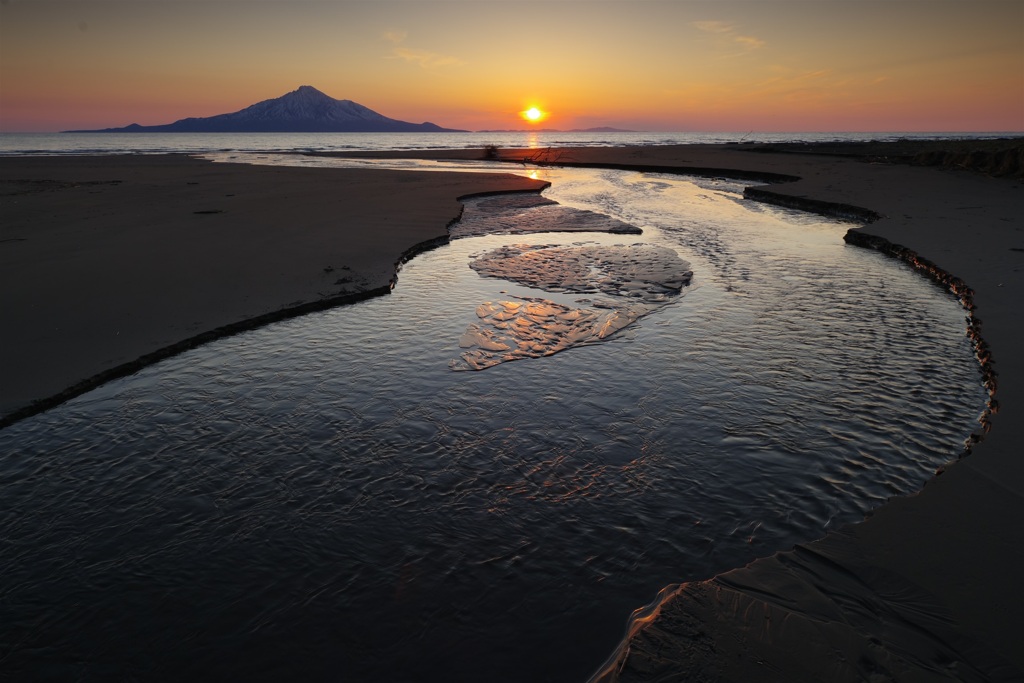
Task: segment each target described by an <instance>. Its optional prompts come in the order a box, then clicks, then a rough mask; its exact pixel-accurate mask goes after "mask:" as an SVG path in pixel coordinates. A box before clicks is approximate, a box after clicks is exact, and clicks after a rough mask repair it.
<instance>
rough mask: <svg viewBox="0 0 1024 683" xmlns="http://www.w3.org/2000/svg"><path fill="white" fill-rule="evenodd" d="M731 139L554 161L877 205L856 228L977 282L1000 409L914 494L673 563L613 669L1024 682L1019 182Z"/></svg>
mask: <svg viewBox="0 0 1024 683" xmlns="http://www.w3.org/2000/svg"><path fill="white" fill-rule="evenodd" d="M730 147H731V146H724V147H711V148H707V147H676V148H668V147H653V148H639V149H593V150H589V149H588V150H573V151H571V152H561V153H560V154H561V156H562V158H561V160H560V161H561V162H562V163H565V162H576V163H615V164H630V165H633V164H635V165H638V166H651V167H657V166H662V165H664V166H692V167H695V168H699V169H704V170H703V171H702V172H710V173H714V171H713V170H709V169H716V168H717V169H741V170H743V171H748V172H753V173H762V172H766V173H775V174H782V175H790V176H798V177H800V178H801V180H799V181H797V182H793V183H788V184H778V185H772V186H768V187H761V188H758V189H755V190H754V191H753V192H752V193H750V194H751V195H752V196H755V197H757V198H759V199H762V200H767V201H777V202H779V203H784V204H791V205H794V206H804V207H805V208H809V209H814V210H820V211H824V212H829V211H835V212H837V213H841V214H846V215H853V216H857V215H860V216H864V217H870V216H871V214H877V218H876V219H874V220H873V221H872V222H870V223H869V224H868V225H866V226H865V227H864V228H863V229H861V230H860V231H859V232H861V233H866V234H869V235H874V236H878V237H881V238H883V239H884V240H885V241H887V242H889V243H891V244H894V245H902V246H903V247H905V248H906V249H907V250H910V251H912V252H916V254H918V255H920V256H921V257H924V258H926V259H928V260H930V261H931V262H933V263H934V264H935V265H936V266H937V267H938V268H939V269H941V270H942V271H945V272H946V273H949V274H952V275H953V276H955V277H957V278H960V279H962V280H963V281H964V282H966V284H967V285H968V286H969V287H970V288H972V289H973V297H972V299H973V304H974V306H975V307H976V308H975V311H974V317H975V322H978V321H983V323H982V324H980V329H981V336H982V338H983V340H984V342H985V343H986V344H987V346H988V348H989V350H990V352H991V361H992V362H991V364H990V367H991V368H992V369H994V370H995V372H996V373H998V377H997V380H998V389H997V391H996V392H995V395H994V399H995V401H996V402H997V404H998V412H997V413H996V414H995V415H993V416H992V417H991V423H990V426H991V430H990V431H989V433H988V434H987V435H985V436H984V439H983V440H982V441H981V442H980V443H978V444H976V445H975V446H974V448H973V452H972V453H971V454H970V455H968V456H967V457H964V458H963V459H961V460H959V461H958V462H955V463H952V464H950V465H949V466H947V467H946V468H945V471H944V473H943V474H941V475H940V476H937V477H935V478H933V479H932V480H931V481H930V482H929V483H928V484H927V486H926V487H925V488H924V489H923V490H922V491H921V492H920V493H919V494H916V495H913V496H908V497H905V498H899V499H893V500H891V501H890V502H889V503H888V504H886V505H885V506H883V507H882V508H881V509H879V510H878V511H876V512H875V514H873V515H872V516H871V517H870V518H869V519H868V520H866V521H865V522H863V523H860V524H857V525H853V526H851V527H848V528H846V529H843V530H841V531H839V532H836V533H832V534H830V535H829V536H827V537H826V538H825V539H822V540H819V541H816V542H813V543H808V544H806V545H803V546H799V547H797V548H795V549H793V550H792V551H789V552H784V553H779V554H777V555H775V556H773V557H770V558H765V559H762V560H758V561H756V562H754V563H752V564H751V565H749V566H747V567H745V568H742V569H737V570H735V571H732V572H729V573H726V574H724V575H722V576H719V577H716V578H713V579H711V580H706V581H700V579H704V578H706V577H680V579H681V580H692V581H693V582H692V583H687V584H683V585H682V586H681V587H677V588H675V589H674V590H669V591H666V593H665V595H664V596H663V598H664V600H663V602H662V603H661V604H660V605H659V607H658V608H654V609H650V610H648V611H647V612H646V613H644V614H638V615H637V621H636V622H635V623H634V624H633V625H632V627H631V630H632V631H633V632H634V633H633V636H632V637H631V638H630V639H629V640H628V641H627V642H625V643H624V644H623V648H622V650H621V651H620V653H618V657H617V659H616V661H614V662H613V663H612V664H611V665H610V666H609V667H608V669H607V670H606V671H605V672H604V674H605V677H604V678H605V679H606V680H620V681H714V680H724V681H879V682H881V681H932V680H936V681H937V680H945V681H948V680H958V681H1022V680H1024V647H1022V646H1021V643H1024V620H1022V618H1021V617H1022V615H1024V579H1022V577H1024V528H1022V523H1024V457H1022V454H1024V448H1022V446H1021V444H1024V362H1022V357H1021V353H1020V350H1021V343H1022V333H1024V304H1022V302H1024V221H1022V220H1021V217H1020V215H1021V211H1022V209H1024V183H1021V182H1020V180H1017V179H1013V178H1005V177H1004V178H993V177H989V176H986V175H984V174H982V173H979V172H973V171H966V170H957V166H958V164H957V163H951V164H950V166H949V167H938V168H935V167H917V166H911V165H904V164H890V163H880V162H879V161H877V160H876V161H875V162H874V163H869V162H868V161H866V160H864V159H861V158H858V157H855V156H844V157H839V156H828V155H817V154H814V155H811V154H800V153H792V152H787V153H753V152H751V151H747V150H743V149H730ZM722 175H730V174H729V173H728V172H726V171H724V170H723V171H722ZM1008 175H1012V174H1008ZM659 609H660V613H657V614H655V613H656V612H658V611H659Z"/></svg>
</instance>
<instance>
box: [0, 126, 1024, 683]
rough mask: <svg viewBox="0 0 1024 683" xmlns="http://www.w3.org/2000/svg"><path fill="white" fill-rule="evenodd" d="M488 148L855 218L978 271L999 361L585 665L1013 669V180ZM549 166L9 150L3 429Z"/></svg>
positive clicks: (925, 254)
mask: <svg viewBox="0 0 1024 683" xmlns="http://www.w3.org/2000/svg"><path fill="white" fill-rule="evenodd" d="M498 152H499V156H500V157H501V158H503V159H505V160H508V161H510V162H513V163H514V162H521V161H524V160H528V161H533V162H536V161H547V162H550V163H558V164H579V165H595V166H610V167H617V168H637V169H646V170H657V171H670V172H681V173H683V172H691V173H698V174H703V175H720V176H733V177H736V176H739V177H746V178H751V179H762V180H765V181H772V184H769V185H763V186H759V187H756V188H752V189H751V190H749V191H748V195H749V196H751V197H754V198H756V199H759V200H761V201H770V202H775V203H780V204H786V205H790V206H796V207H800V208H804V209H808V210H816V211H821V212H826V213H836V214H840V215H846V216H851V217H856V218H860V219H862V220H864V221H865V223H867V224H866V225H865V227H864V228H862V229H860V232H861V233H864V234H867V235H870V236H873V237H877V238H880V240H881V241H879V242H877V243H876V246H880V247H886V246H887V245H898V246H900V247H903V250H902V251H901V253H902V254H903V256H904V257H912V256H913V255H915V254H916V255H917V256H919V257H920V258H923V259H927V260H928V261H930V262H931V263H932V264H934V265H935V267H936V270H937V271H938V272H941V273H946V274H949V275H951V276H953V277H955V278H958V279H959V280H962V281H963V283H966V286H967V287H969V288H970V290H971V291H969V292H964V296H965V300H966V301H967V302H968V303H969V304H970V305H972V306H973V307H974V309H973V321H974V322H973V324H974V326H975V327H976V328H978V329H980V337H981V339H982V340H983V342H984V343H983V344H982V345H981V346H980V347H979V348H981V350H982V353H983V354H986V357H985V358H983V359H982V360H983V361H985V363H986V364H988V367H989V368H990V369H992V370H994V372H995V373H996V379H997V381H998V386H997V387H995V392H994V396H993V401H994V404H993V407H994V408H996V407H997V408H998V410H993V414H992V415H991V416H990V421H989V425H988V426H990V429H988V430H986V429H985V428H982V427H981V426H979V433H978V439H979V442H978V443H976V444H974V446H973V448H972V449H971V453H970V454H969V455H967V456H966V457H964V458H962V459H960V460H958V461H956V462H952V463H950V464H949V465H948V466H946V467H945V468H944V470H943V472H942V474H941V475H940V476H937V477H935V478H934V479H932V480H931V481H930V482H929V483H928V484H927V486H926V487H925V488H924V489H923V490H922V491H921V492H920V493H918V494H916V495H913V496H908V497H905V498H899V499H893V500H891V501H890V502H889V503H888V504H886V505H885V506H884V507H882V508H881V509H879V510H877V511H876V512H875V513H874V514H873V515H872V516H871V517H870V518H869V519H867V520H865V521H864V522H862V523H859V524H856V525H853V526H850V527H847V528H845V529H842V530H839V531H837V532H833V533H832V534H830V535H828V536H827V537H825V538H823V539H819V540H813V539H808V543H807V544H805V545H802V546H799V547H797V548H795V549H793V550H790V551H786V552H782V553H778V554H776V555H774V556H772V557H768V558H763V559H761V560H758V561H756V562H754V563H752V564H750V565H748V566H747V567H744V568H738V569H735V570H734V571H731V572H728V573H726V574H723V575H720V576H718V577H683V576H681V577H679V579H680V581H686V582H688V583H683V584H680V585H678V586H672V587H669V588H667V589H666V590H665V591H664V592H663V595H662V598H663V599H662V600H661V601H660V602H658V603H657V604H655V605H652V606H650V607H648V608H647V609H645V610H641V611H639V612H638V613H637V614H636V615H635V620H634V622H633V623H632V624H631V625H630V627H629V629H628V632H627V637H626V639H625V640H624V641H623V643H622V646H621V648H620V650H619V651H618V652H616V653H609V654H610V655H612V656H611V659H610V660H609V663H608V666H607V667H606V668H605V669H604V670H602V671H601V672H598V674H597V675H596V677H595V678H597V679H599V680H607V681H611V680H619V681H713V680H726V681H775V680H786V681H822V680H829V681H864V680H872V681H890V680H891V681H929V680H963V681H973V680H978V681H1010V680H1021V679H1022V678H1024V651H1021V649H1020V648H1019V643H1020V642H1021V641H1022V639H1024V629H1022V627H1021V625H1020V620H1019V614H1021V613H1022V612H1024V588H1022V585H1021V582H1020V579H1019V576H1020V575H1021V573H1022V572H1024V531H1022V530H1021V527H1020V519H1021V517H1022V514H1024V463H1022V462H1021V461H1020V458H1019V449H1020V447H1019V444H1020V443H1021V442H1022V441H1024V434H1021V431H1022V430H1024V428H1022V427H1021V425H1022V424H1024V414H1022V413H1024V394H1022V389H1021V387H1022V386H1024V362H1022V359H1021V357H1020V354H1019V352H1018V349H1019V346H1020V338H1021V333H1022V331H1024V329H1022V328H1024V319H1022V316H1021V315H1020V303H1019V302H1020V301H1021V297H1022V295H1024V229H1022V227H1021V225H1020V219H1019V214H1020V211H1021V209H1022V208H1024V183H1022V182H1021V181H1020V180H1019V179H1014V178H1007V177H1002V178H999V177H990V176H988V175H985V174H984V173H980V172H975V171H968V170H961V169H957V168H950V167H926V166H913V165H908V164H891V163H882V162H880V161H877V160H876V161H874V162H871V161H868V160H866V159H865V158H863V157H857V156H839V155H837V153H832V154H804V153H794V152H793V151H780V150H773V151H760V150H756V147H755V146H752V148H741V147H740V146H733V145H727V146H666V147H637V148H586V149H571V150H554V151H545V152H537V151H536V150H534V151H515V150H499V151H498ZM409 155H410V153H408V152H406V153H404V154H403V153H396V154H395V155H394V156H409ZM363 156H380V155H379V154H375V155H369V154H367V155H363ZM416 156H421V157H434V158H481V156H482V152H481V151H480V150H467V151H462V152H457V153H449V152H435V153H431V154H426V153H424V154H417V155H416ZM515 170H516V169H515V167H512V168H510V171H513V172H514V171H515ZM783 181H785V182H783ZM543 186H544V184H543V183H541V182H539V181H533V180H529V179H527V178H524V177H519V176H513V175H508V174H459V173H447V172H432V173H407V172H392V171H367V170H344V169H312V168H309V169H306V168H279V167H258V166H245V165H235V164H212V163H209V162H205V161H200V160H195V159H191V158H189V157H185V156H173V155H172V156H134V157H62V158H53V157H51V158H44V157H35V158H3V159H0V217H2V221H0V226H2V227H0V231H2V232H0V278H3V280H2V283H3V287H2V289H0V291H2V294H0V311H2V313H3V318H4V333H3V349H2V350H3V353H2V356H0V357H2V361H0V362H2V363H3V365H2V366H0V377H2V378H3V382H2V392H0V415H2V416H3V417H0V427H2V426H4V425H6V424H10V423H11V422H13V421H15V420H17V419H20V418H21V417H23V416H25V415H28V414H31V413H32V412H34V411H37V410H39V409H42V408H45V407H47V406H49V405H53V404H56V403H58V402H60V401H62V400H66V399H67V398H69V397H71V396H73V395H76V394H78V393H81V392H82V391H85V390H88V389H89V388H92V387H94V386H97V385H98V384H100V383H102V382H104V381H106V380H107V379H109V378H112V377H115V376H119V375H123V374H127V373H130V372H132V371H134V369H137V368H138V367H141V366H143V365H146V364H148V363H151V362H153V361H155V360H157V359H159V358H162V357H166V356H167V355H170V354H173V353H177V352H179V351H181V350H184V349H185V348H189V347H190V346H194V345H196V344H200V343H203V342H204V341H206V340H208V339H212V338H216V337H218V336H223V335H225V334H231V333H234V332H236V331H240V330H243V329H248V328H251V327H254V326H258V325H261V324H265V323H266V322H269V321H271V320H274V319H280V318H281V317H286V316H289V315H296V314H299V313H302V312H306V311H310V310H317V309H319V308H324V307H327V306H332V305H339V304H343V303H346V302H350V301H355V300H358V299H360V298H365V297H367V296H373V295H377V294H381V293H386V292H387V291H389V290H390V286H391V283H392V282H393V280H394V277H395V273H396V268H397V267H398V264H399V263H400V262H401V260H402V259H403V258H404V257H405V256H407V255H409V254H411V253H415V251H416V250H417V249H419V248H422V247H423V246H424V245H431V244H435V243H438V242H443V241H444V240H446V239H447V234H446V226H447V225H448V224H449V223H450V222H452V221H453V220H454V219H456V218H457V217H458V216H459V213H460V210H461V208H460V205H459V203H458V201H457V199H458V198H459V197H461V196H468V195H472V194H480V193H493V192H505V191H522V190H539V189H541V188H542V187H543ZM965 325H966V324H965ZM989 353H990V357H988V355H987V354H989ZM1014 444H1017V445H1016V446H1015V445H1014ZM624 627H625V625H624Z"/></svg>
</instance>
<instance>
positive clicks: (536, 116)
mask: <svg viewBox="0 0 1024 683" xmlns="http://www.w3.org/2000/svg"><path fill="white" fill-rule="evenodd" d="M519 115H520V116H522V117H523V118H524V119H526V120H527V121H529V122H530V123H536V122H537V121H542V120H543V119H544V118H545V117H546V116H547V113H546V112H543V111H541V110H540V109H538V108H537V107H530V108H529V109H527V110H526V111H524V112H520V113H519Z"/></svg>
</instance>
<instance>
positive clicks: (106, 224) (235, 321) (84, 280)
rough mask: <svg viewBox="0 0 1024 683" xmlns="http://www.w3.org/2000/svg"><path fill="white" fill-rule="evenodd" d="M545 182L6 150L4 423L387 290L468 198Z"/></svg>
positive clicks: (1, 300) (0, 367)
mask: <svg viewBox="0 0 1024 683" xmlns="http://www.w3.org/2000/svg"><path fill="white" fill-rule="evenodd" d="M546 186H547V183H544V182H541V181H535V180H530V179H528V178H523V177H520V176H513V175H510V174H497V173H495V174H459V173H441V174H437V173H431V174H419V176H409V175H407V174H404V172H400V171H378V170H369V171H363V170H352V169H281V168H278V167H269V166H267V167H259V166H250V165H246V164H214V163H213V162H208V161H204V160H200V159H195V158H192V157H189V156H186V155H154V156H149V155H121V156H100V157H70V156H69V157H47V158H40V157H5V158H0V209H2V215H3V217H4V220H3V226H2V228H0V230H2V232H0V240H2V242H0V246H2V247H3V250H2V251H0V282H2V283H3V287H0V310H2V311H3V312H4V317H5V318H6V324H7V325H9V327H8V328H7V331H5V335H4V337H3V341H2V350H3V353H2V354H0V375H2V376H3V377H4V384H3V391H2V392H0V429H2V428H4V427H7V426H9V425H11V424H14V423H15V422H18V421H20V420H22V419H24V418H26V417H29V416H31V415H35V414H38V413H40V412H42V411H44V410H47V409H49V408H52V407H54V406H56V405H59V404H61V403H63V402H64V401H67V400H70V399H71V398H74V397H75V396H78V395H80V394H82V393H85V392H87V391H89V390H91V389H94V388H96V387H98V386H100V385H102V384H104V383H106V382H108V381H110V380H112V379H115V378H118V377H123V376H125V375H129V374H132V373H134V372H136V371H138V370H139V369H141V368H143V367H145V366H147V365H151V364H153V363H155V362H158V361H160V360H163V359H164V358H168V357H170V356H173V355H176V354H178V353H181V352H183V351H186V350H188V349H190V348H194V347H195V346H198V345H200V344H205V343H207V342H210V341H213V340H214V339H218V338H221V337H224V336H228V335H233V334H237V333H239V332H244V331H246V330H249V329H254V328H257V327H261V326H263V325H266V324H269V323H272V322H276V321H279V320H284V319H287V318H291V317H295V316H297V315H303V314H305V313H310V312H313V311H319V310H325V309H328V308H332V307H334V306H338V305H344V304H350V303H356V302H358V301H363V300H365V299H368V298H371V297H375V296H381V295H385V294H387V293H389V292H390V291H391V289H392V287H393V286H394V283H395V280H396V278H397V274H398V271H399V270H400V269H401V265H402V263H404V262H405V261H408V260H409V259H411V258H413V257H414V256H416V255H417V254H419V253H421V252H422V251H425V250H427V249H431V248H434V247H437V246H439V245H441V244H445V243H447V241H448V239H449V235H448V227H449V226H450V225H451V224H453V223H454V222H456V221H458V219H459V217H460V216H461V213H462V208H463V204H462V203H461V202H460V199H463V198H469V197H474V196H487V195H492V194H502V193H506V192H540V191H541V190H543V189H544V188H545V187H546ZM396 188H398V189H399V191H400V193H401V194H400V195H399V197H401V198H403V199H405V200H406V201H405V202H404V203H402V202H396V201H394V198H395V190H396ZM239 200H241V201H239ZM389 231H390V232H389ZM243 263H244V264H243ZM40 309H43V310H40ZM111 332H113V333H111ZM55 365H56V367H54V366H55ZM40 369H43V371H42V372H41V371H40Z"/></svg>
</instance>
